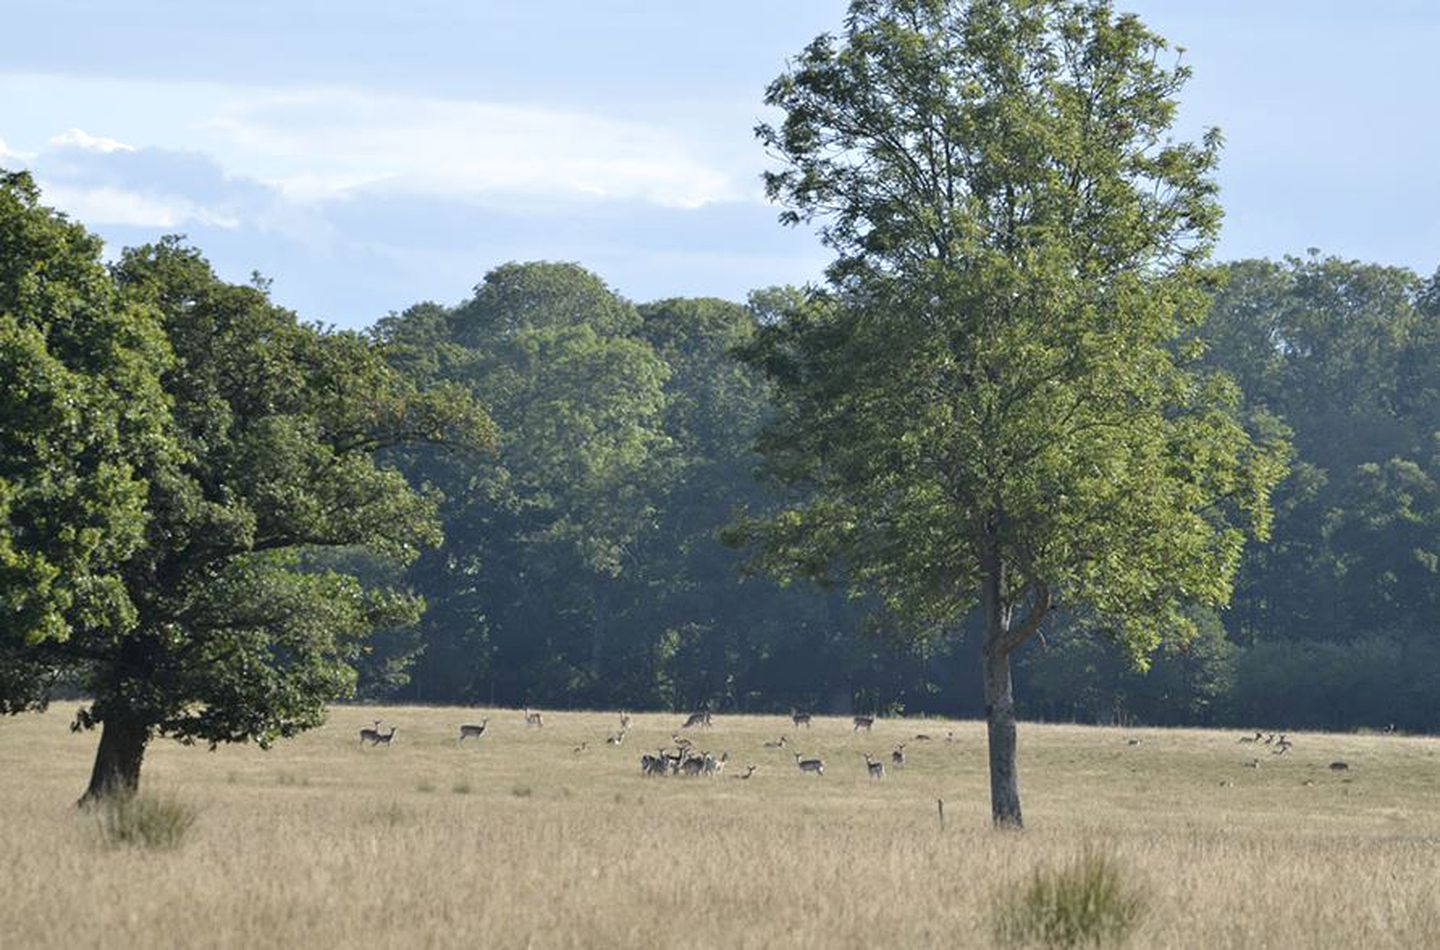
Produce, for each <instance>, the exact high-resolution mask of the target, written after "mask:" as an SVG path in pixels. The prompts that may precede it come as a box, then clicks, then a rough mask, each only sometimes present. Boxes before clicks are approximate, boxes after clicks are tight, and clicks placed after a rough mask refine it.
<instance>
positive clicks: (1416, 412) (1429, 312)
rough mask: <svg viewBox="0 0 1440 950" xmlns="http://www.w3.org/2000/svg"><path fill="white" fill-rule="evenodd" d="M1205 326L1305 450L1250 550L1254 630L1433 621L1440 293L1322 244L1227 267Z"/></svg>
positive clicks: (1424, 625) (1236, 629) (1411, 627)
mask: <svg viewBox="0 0 1440 950" xmlns="http://www.w3.org/2000/svg"><path fill="white" fill-rule="evenodd" d="M1225 272H1226V276H1227V278H1228V279H1227V281H1226V285H1225V288H1224V290H1223V291H1222V292H1221V294H1220V295H1219V296H1218V298H1217V300H1216V304H1215V308H1214V314H1213V316H1212V319H1211V320H1210V321H1209V322H1208V323H1207V324H1206V327H1205V328H1204V331H1203V338H1204V340H1205V342H1206V346H1207V360H1208V361H1209V362H1210V363H1211V364H1212V365H1215V366H1218V367H1221V368H1223V369H1225V370H1227V371H1229V372H1232V373H1234V374H1235V376H1236V377H1237V378H1238V379H1239V381H1240V383H1241V385H1242V387H1243V389H1244V391H1245V393H1246V400H1247V411H1251V412H1253V413H1257V414H1259V413H1264V414H1270V415H1273V416H1276V417H1279V418H1280V419H1281V420H1283V422H1284V424H1285V425H1286V426H1288V427H1289V429H1290V430H1291V431H1293V433H1294V439H1295V445H1296V450H1297V453H1298V455H1299V463H1298V464H1297V465H1296V466H1295V470H1294V473H1293V474H1292V476H1291V477H1290V478H1289V479H1288V480H1287V481H1286V482H1285V483H1283V484H1282V485H1281V486H1280V488H1279V491H1278V492H1277V494H1276V524H1275V543H1274V544H1273V545H1271V546H1269V547H1267V548H1257V549H1254V550H1253V551H1251V552H1250V553H1249V555H1248V556H1247V560H1246V564H1245V567H1244V570H1243V572H1242V575H1241V585H1240V589H1239V592H1238V593H1239V596H1238V597H1237V600H1236V609H1235V611H1234V612H1233V614H1232V615H1231V616H1230V617H1229V618H1228V620H1227V623H1228V626H1229V627H1230V630H1231V632H1232V634H1233V635H1234V636H1235V637H1236V639H1237V640H1239V641H1240V642H1242V643H1250V642H1253V641H1263V640H1271V639H1276V638H1284V639H1296V638H1304V639H1319V640H1344V639H1349V638H1352V637H1364V636H1368V635H1372V634H1383V635H1387V636H1391V635H1397V634H1401V635H1413V636H1428V635H1430V633H1432V632H1433V630H1434V619H1433V618H1434V617H1435V616H1436V613H1437V608H1440V570H1437V567H1436V565H1437V561H1440V494H1437V491H1436V488H1435V486H1436V484H1437V482H1440V451H1437V446H1440V440H1437V435H1436V431H1437V422H1436V420H1437V419H1440V370H1437V366H1440V346H1437V343H1436V341H1437V340H1440V307H1437V306H1436V305H1435V301H1436V297H1435V294H1434V287H1435V282H1434V281H1431V282H1429V283H1428V284H1427V283H1425V282H1422V281H1421V280H1420V279H1419V278H1417V277H1416V276H1415V275H1414V274H1413V273H1411V272H1410V271H1408V270H1405V269H1404V268H1397V267H1382V266H1378V265H1371V264H1361V263H1359V262H1355V261H1344V260H1340V259H1337V258H1332V257H1322V256H1320V255H1319V254H1318V253H1312V254H1311V255H1310V256H1309V257H1307V258H1305V259H1298V258H1287V259H1286V260H1284V261H1283V262H1270V261H1241V262H1239V263H1236V264H1232V265H1229V266H1228V267H1227V268H1225Z"/></svg>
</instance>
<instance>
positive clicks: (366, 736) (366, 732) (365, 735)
mask: <svg viewBox="0 0 1440 950" xmlns="http://www.w3.org/2000/svg"><path fill="white" fill-rule="evenodd" d="M380 722H381V720H379V719H376V720H375V728H373V729H361V730H360V744H361V745H364V744H365V743H367V742H368V743H370V744H371V745H379V744H380Z"/></svg>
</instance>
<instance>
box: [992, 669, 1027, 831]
mask: <svg viewBox="0 0 1440 950" xmlns="http://www.w3.org/2000/svg"><path fill="white" fill-rule="evenodd" d="M984 667H985V719H986V726H987V732H988V738H989V743H990V817H991V820H993V821H994V823H995V827H997V828H1015V829H1019V828H1023V827H1024V820H1023V818H1022V817H1021V814H1020V773H1019V771H1018V770H1017V768H1016V764H1015V760H1016V741H1015V732H1016V730H1015V694H1014V689H1013V687H1012V686H1011V682H1010V654H1009V653H1008V652H1007V651H1005V650H1004V649H1003V648H1000V647H999V645H997V646H996V648H994V649H992V648H991V647H990V646H989V645H988V644H987V646H986V648H985V650H984Z"/></svg>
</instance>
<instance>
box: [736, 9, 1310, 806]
mask: <svg viewBox="0 0 1440 950" xmlns="http://www.w3.org/2000/svg"><path fill="white" fill-rule="evenodd" d="M1166 48H1167V47H1166V43H1165V41H1164V40H1163V39H1162V38H1161V37H1159V36H1157V35H1156V34H1154V33H1152V32H1150V31H1149V30H1147V29H1146V28H1145V27H1144V26H1143V25H1142V24H1141V23H1140V21H1139V20H1137V19H1136V18H1135V17H1133V16H1128V15H1117V14H1116V13H1115V11H1114V10H1113V9H1112V7H1111V5H1110V4H1109V3H1107V2H1100V0H1087V2H1069V0H1066V2H1061V0H968V2H965V0H855V2H852V4H851V6H850V9H849V14H848V16H847V19H846V23H845V28H844V30H843V32H842V33H841V34H840V35H839V36H838V37H835V36H831V35H828V34H827V35H823V36H821V37H819V38H818V39H816V40H815V41H814V42H812V43H811V44H810V45H809V46H808V47H806V48H805V50H804V51H803V52H802V53H801V54H800V56H799V57H798V58H797V59H796V60H795V61H794V62H793V63H792V64H791V65H790V68H789V69H788V70H787V71H786V72H785V73H784V74H782V75H781V76H780V77H779V78H778V79H776V80H775V81H774V83H772V84H771V86H770V87H769V90H768V93H767V97H766V102H767V103H768V104H769V105H771V106H773V107H776V108H778V109H779V110H781V111H782V112H783V113H784V119H783V121H782V122H781V123H780V124H778V125H775V126H770V125H763V126H761V127H760V128H759V129H758V130H757V133H758V135H759V137H760V139H761V140H762V141H763V142H764V144H765V145H766V146H767V147H768V148H769V149H770V151H771V153H772V155H773V156H774V157H775V158H776V159H777V160H778V161H779V162H780V164H781V167H780V169H779V170H778V171H775V172H773V173H770V174H768V175H767V176H766V182H767V186H768V190H769V193H770V195H771V197H772V199H774V200H776V201H777V202H779V203H781V204H782V205H784V206H785V207H786V209H787V210H786V211H785V212H784V214H783V215H782V220H784V221H787V222H789V223H801V222H805V223H812V224H815V225H816V226H817V227H818V230H819V233H820V235H821V237H822V239H823V241H824V242H825V243H826V244H827V245H828V246H829V247H830V248H831V249H832V250H833V251H834V252H835V254H836V257H835V260H834V262H833V263H832V264H831V265H830V267H829V269H828V272H827V275H828V286H827V288H826V289H824V290H820V291H816V292H815V293H814V294H813V295H812V297H811V299H810V300H809V301H808V303H806V304H805V305H803V306H799V307H796V308H793V309H791V310H790V312H788V313H787V314H785V315H784V316H783V317H782V318H781V319H779V320H777V321H776V322H774V323H773V324H772V325H770V326H767V327H765V328H764V329H763V330H762V332H761V333H760V334H759V335H758V336H757V338H756V340H755V342H754V343H753V344H752V345H751V346H750V347H749V348H748V349H747V351H746V357H747V359H748V360H750V361H751V362H752V363H753V364H754V365H756V366H758V367H761V368H762V369H763V370H764V371H765V372H766V374H767V375H768V376H769V377H770V379H771V380H772V381H773V382H774V384H775V386H776V388H777V391H778V394H779V396H778V401H779V404H778V417H777V419H776V421H775V422H774V423H773V424H772V425H771V426H770V427H769V429H768V430H767V432H766V434H765V435H764V436H763V439H762V445H761V448H762V451H763V452H764V453H765V455H766V457H767V465H768V469H769V472H770V474H771V475H772V476H773V477H774V478H776V479H778V480H780V481H781V482H782V483H785V484H787V485H789V486H792V487H793V488H794V489H796V490H797V491H800V492H803V496H802V497H803V500H801V501H798V502H796V503H795V504H793V505H790V506H788V507H786V508H785V509H784V510H782V511H781V512H779V513H778V514H776V515H773V516H770V517H766V518H757V519H754V520H751V521H747V522H742V523H740V524H739V525H738V526H737V528H736V530H735V532H734V536H735V538H736V540H738V541H739V542H741V543H749V544H752V545H753V546H754V557H755V562H756V563H757V564H758V565H760V566H762V567H764V568H767V569H769V570H772V571H774V572H776V573H778V574H780V575H781V576H783V577H787V578H793V577H810V578H816V579H820V580H824V581H830V582H838V583H842V584H845V585H846V586H847V587H848V588H849V589H851V590H852V591H855V592H857V593H859V592H868V593H870V594H872V595H875V596H878V597H879V598H880V599H881V601H882V602H883V603H884V604H885V605H886V607H887V608H888V609H889V610H890V611H892V612H893V613H894V614H895V615H896V616H897V617H899V618H901V619H903V620H904V621H905V623H906V624H907V626H908V627H909V629H910V630H912V631H913V632H914V633H915V634H916V635H918V636H941V635H946V634H949V633H953V632H954V631H955V630H957V629H958V627H959V626H960V624H961V623H962V621H963V620H964V619H965V618H966V617H967V615H969V614H970V613H971V611H972V610H974V609H975V608H976V607H977V606H978V607H979V608H980V609H981V610H982V612H983V616H984V627H985V635H984V638H983V647H982V650H981V667H982V672H983V679H984V689H985V700H986V715H987V719H988V729H989V748H990V753H989V760H990V761H989V764H990V793H991V809H992V815H993V818H994V821H995V823H996V825H997V826H1002V827H1020V826H1021V824H1022V813H1021V806H1020V792H1019V781H1018V774H1017V769H1016V725H1015V714H1014V697H1013V691H1012V686H1011V675H1010V661H1011V656H1012V655H1013V654H1014V652H1015V651H1016V650H1017V649H1019V648H1020V647H1021V646H1022V645H1024V644H1025V643H1026V642H1027V641H1028V640H1030V639H1031V638H1032V637H1033V636H1035V634H1036V633H1037V632H1038V631H1039V630H1040V629H1041V626H1042V624H1043V623H1044V622H1045V620H1046V618H1047V616H1049V615H1050V614H1051V612H1052V611H1054V610H1056V609H1057V608H1059V607H1062V606H1063V607H1064V608H1066V609H1067V610H1075V611H1083V612H1087V613H1090V614H1093V615H1096V616H1098V617H1103V618H1105V620H1106V621H1107V625H1108V628H1109V629H1112V630H1114V631H1115V635H1116V636H1117V637H1119V638H1120V639H1121V640H1122V641H1123V643H1124V644H1125V646H1126V647H1127V648H1128V649H1129V650H1130V651H1131V652H1132V653H1133V654H1134V655H1135V656H1136V657H1139V658H1143V657H1144V656H1145V655H1147V654H1148V652H1149V651H1151V650H1152V649H1153V648H1155V646H1156V645H1157V643H1158V640H1159V636H1160V634H1159V631H1165V632H1167V633H1174V634H1175V635H1178V636H1182V637H1183V636H1185V635H1186V634H1187V633H1188V632H1190V631H1193V623H1192V621H1191V620H1190V619H1189V618H1190V616H1191V614H1189V613H1187V611H1186V610H1185V607H1186V606H1187V605H1209V606H1218V605H1221V604H1223V603H1225V601H1226V600H1227V599H1228V598H1229V596H1230V594H1231V578H1232V576H1233V574H1234V571H1235V567H1236V564H1237V562H1238V560H1239V557H1240V554H1241V550H1242V547H1243V544H1244V540H1245V537H1246V534H1247V533H1250V534H1253V535H1256V536H1263V535H1264V534H1265V532H1266V530H1267V524H1268V517H1269V516H1268V504H1267V496H1268V493H1269V490H1270V488H1271V486H1272V485H1273V484H1274V483H1275V481H1276V480H1277V479H1278V478H1279V477H1280V475H1281V474H1282V472H1283V469H1284V463H1283V448H1282V447H1281V446H1278V445H1274V444H1265V443H1263V442H1262V441H1261V440H1257V439H1254V438H1252V437H1251V436H1250V435H1249V434H1248V433H1247V432H1246V430H1245V428H1244V426H1243V425H1242V423H1241V421H1240V418H1239V415H1238V409H1237V404H1238V401H1239V400H1238V394H1237V390H1236V388H1235V386H1234V385H1233V384H1232V383H1231V382H1229V381H1228V380H1227V379H1226V378H1224V377H1223V376H1221V375H1219V374H1218V373H1206V372H1203V371H1202V370H1201V369H1200V368H1199V366H1198V358H1199V355H1200V354H1199V352H1198V350H1199V346H1198V345H1197V344H1194V343H1192V342H1189V341H1191V340H1193V335H1194V332H1195V330H1196V328H1197V327H1198V325H1199V324H1200V323H1201V322H1202V321H1203V318H1204V314H1205V311H1206V306H1207V296H1206V289H1207V288H1206V279H1205V270H1204V266H1203V265H1204V262H1205V260H1206V257H1207V255H1208V253H1209V251H1210V249H1211V246H1212V244H1213V241H1214V238H1215V235H1216V232H1217V229H1218V225H1219V221H1220V207H1219V204H1218V202H1217V200H1216V188H1215V185H1214V183H1213V181H1212V180H1211V178H1210V175H1211V173H1212V171H1213V169H1214V167H1215V164H1216V161H1217V158H1218V151H1219V135H1218V133H1215V132H1210V133H1207V134H1206V135H1205V136H1204V138H1203V139H1202V140H1201V141H1200V142H1198V143H1189V142H1175V141H1173V140H1172V139H1171V138H1170V137H1169V130H1170V127H1171V125H1172V122H1173V120H1174V116H1175V110H1176V102H1175V96H1176V94H1177V93H1178V92H1179V90H1180V89H1181V87H1182V86H1183V85H1184V83H1185V80H1186V78H1187V76H1188V71H1187V70H1186V69H1185V68H1184V67H1183V66H1181V65H1179V64H1178V62H1177V63H1176V64H1175V65H1173V66H1167V65H1166V61H1167V60H1168V59H1169V58H1170V57H1169V56H1168V55H1167V53H1166Z"/></svg>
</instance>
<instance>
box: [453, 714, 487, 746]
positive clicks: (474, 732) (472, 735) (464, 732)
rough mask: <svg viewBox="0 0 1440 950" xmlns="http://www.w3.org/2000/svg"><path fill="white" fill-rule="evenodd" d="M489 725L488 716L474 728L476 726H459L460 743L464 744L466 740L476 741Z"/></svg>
mask: <svg viewBox="0 0 1440 950" xmlns="http://www.w3.org/2000/svg"><path fill="white" fill-rule="evenodd" d="M489 723H490V717H489V716H486V717H485V718H484V719H482V720H480V725H478V726H476V725H465V726H461V727H460V741H461V742H464V741H465V740H466V739H478V738H480V737H481V736H483V735H484V734H485V727H486V726H487V725H489Z"/></svg>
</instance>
